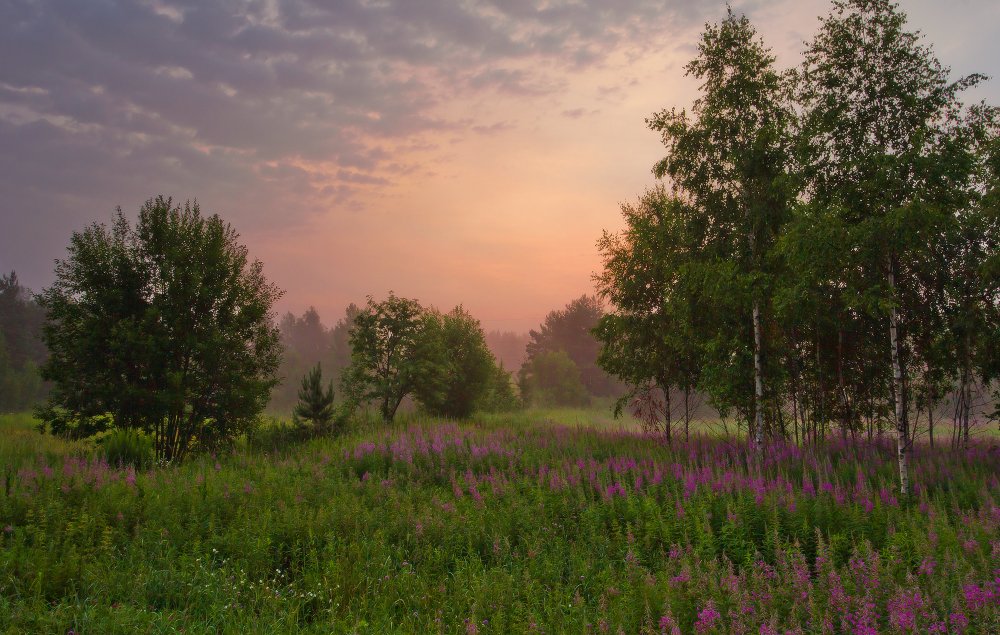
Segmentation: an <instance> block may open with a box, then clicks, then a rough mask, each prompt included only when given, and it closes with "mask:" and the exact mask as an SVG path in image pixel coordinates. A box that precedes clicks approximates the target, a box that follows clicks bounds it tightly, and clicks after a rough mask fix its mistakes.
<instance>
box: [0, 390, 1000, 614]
mask: <svg viewBox="0 0 1000 635" xmlns="http://www.w3.org/2000/svg"><path fill="white" fill-rule="evenodd" d="M588 416H590V415H588V414H586V413H585V412H582V411H563V410H559V411H545V412H527V413H516V414H512V415H505V416H491V417H482V418H480V419H477V421H476V422H473V423H455V422H435V421H430V420H425V419H422V418H420V417H410V418H409V420H408V421H403V422H400V423H399V424H397V425H394V426H392V427H391V428H389V429H385V428H382V427H381V426H378V425H376V424H374V423H369V424H367V425H365V426H362V427H361V428H360V429H357V430H352V431H350V432H348V433H347V434H345V435H343V436H341V437H339V438H336V439H321V440H315V441H311V442H308V443H304V444H299V445H295V446H292V447H286V448H278V449H275V448H273V447H272V448H267V449H266V450H263V449H253V448H252V447H251V446H242V447H240V448H239V449H238V451H237V452H236V453H234V454H233V455H231V456H226V457H211V456H200V457H196V458H195V459H194V460H191V461H189V462H187V463H185V464H183V465H180V466H175V467H163V468H157V469H153V470H150V471H147V472H141V473H136V472H134V471H133V470H130V469H126V470H118V469H114V468H112V467H109V466H108V465H106V464H105V463H103V462H101V461H99V460H95V459H93V458H92V456H93V454H88V451H91V450H88V448H87V446H86V445H85V444H73V443H64V442H61V441H59V440H56V439H51V438H48V437H42V436H40V435H38V434H37V433H36V432H34V431H33V429H32V423H31V420H30V418H29V417H25V416H4V417H2V418H0V457H2V458H3V463H2V467H0V469H3V470H4V474H3V478H4V487H3V490H2V497H0V528H2V530H0V631H4V632H15V633H21V632H23V633H37V632H53V633H56V632H63V633H64V632H67V631H69V630H70V629H72V630H73V631H74V632H75V633H137V632H138V633H143V632H148V633H160V632H188V633H208V632H224V633H245V632H306V633H330V632H334V633H355V632H356V633H390V632H404V633H410V632H412V633H434V632H441V633H455V632H462V633H511V632H545V633H559V632H570V633H584V632H595V633H599V632H612V633H615V632H626V633H637V632H648V633H661V632H666V633H675V632H684V633H687V632H703V633H710V632H711V633H724V632H744V633H755V634H757V633H760V634H766V633H777V632H781V633H784V632H793V633H796V632H798V633H814V632H816V633H819V632H829V633H863V632H897V633H902V632H921V633H923V632H933V631H935V630H936V631H938V632H952V633H958V632H965V633H991V632H998V629H1000V480H998V479H1000V451H998V449H997V448H996V447H995V446H993V445H990V444H989V443H988V442H979V443H977V444H975V445H974V447H972V448H970V449H969V450H968V451H967V452H962V453H953V452H950V451H945V450H939V451H936V452H931V451H929V450H928V449H927V448H925V447H920V448H918V450H917V452H916V453H915V455H914V461H913V477H914V480H915V482H916V483H917V484H918V487H917V492H916V495H915V496H914V497H913V499H912V500H899V499H898V497H897V496H896V495H895V489H894V483H895V472H894V456H893V452H892V447H891V445H890V444H884V445H883V444H875V445H872V446H867V445H858V446H855V445H851V444H849V443H848V444H843V443H840V442H837V441H834V442H832V443H831V445H829V446H827V447H825V448H822V449H821V450H816V451H813V450H803V449H800V448H796V447H792V446H787V445H781V444H775V445H773V446H771V447H769V448H768V452H767V459H766V460H764V461H763V462H760V461H758V460H756V459H755V458H754V457H753V456H750V455H748V454H747V453H746V452H745V451H744V448H743V447H742V446H741V445H738V444H735V443H732V442H727V441H725V440H721V439H711V438H707V437H704V436H698V437H697V438H696V439H693V440H692V442H691V443H690V444H687V445H685V444H681V443H675V445H674V447H673V448H670V447H667V446H665V445H663V444H662V443H660V442H659V440H654V439H649V438H646V437H643V436H642V435H640V434H638V433H636V432H635V431H634V430H633V429H630V428H629V427H623V428H620V427H615V424H616V423H617V422H610V421H608V420H604V419H597V420H594V419H587V417H588ZM91 452H92V451H91Z"/></svg>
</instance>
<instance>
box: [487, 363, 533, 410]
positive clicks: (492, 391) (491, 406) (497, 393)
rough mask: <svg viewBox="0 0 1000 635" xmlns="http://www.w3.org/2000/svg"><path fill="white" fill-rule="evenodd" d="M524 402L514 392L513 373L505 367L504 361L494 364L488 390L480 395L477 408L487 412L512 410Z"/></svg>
mask: <svg viewBox="0 0 1000 635" xmlns="http://www.w3.org/2000/svg"><path fill="white" fill-rule="evenodd" d="M522 405H523V404H522V403H521V400H520V399H518V397H517V394H515V392H514V382H513V380H512V379H511V373H510V372H509V371H507V370H505V369H504V367H503V362H499V363H498V364H496V365H494V366H493V370H492V373H491V376H490V381H489V383H488V384H487V387H486V391H485V392H484V393H483V395H482V397H480V400H479V404H478V405H477V409H479V410H482V411H485V412H511V411H513V410H518V409H520V408H521V406H522Z"/></svg>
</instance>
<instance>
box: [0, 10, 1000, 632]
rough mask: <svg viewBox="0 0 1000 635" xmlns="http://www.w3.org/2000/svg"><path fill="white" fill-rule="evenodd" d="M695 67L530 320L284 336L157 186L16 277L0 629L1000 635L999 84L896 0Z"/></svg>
mask: <svg viewBox="0 0 1000 635" xmlns="http://www.w3.org/2000/svg"><path fill="white" fill-rule="evenodd" d="M696 44H697V46H696V48H694V49H692V51H694V52H693V59H691V60H690V61H689V62H688V63H687V65H686V66H684V72H685V73H686V75H687V76H688V77H690V78H692V79H693V80H695V81H697V83H698V96H697V98H696V99H695V100H694V101H693V102H692V103H691V104H688V105H687V106H683V105H680V104H678V105H672V106H669V107H667V108H664V109H662V110H659V111H657V112H654V113H650V114H649V116H648V118H647V119H646V120H645V122H644V123H645V126H646V127H647V128H648V132H649V133H650V134H653V135H655V136H656V137H657V138H659V139H660V140H661V141H662V143H663V146H664V149H665V154H664V156H663V158H662V159H661V160H659V161H658V162H656V163H655V165H653V166H651V167H652V177H653V179H654V181H653V183H652V184H651V185H650V186H649V187H648V188H647V189H646V190H645V191H644V192H642V193H639V194H638V195H637V196H636V197H635V198H634V199H632V200H628V201H626V202H624V203H622V204H621V206H620V209H619V210H618V212H619V213H620V219H619V218H614V210H609V213H608V225H609V226H610V227H611V229H607V230H605V231H604V232H603V233H602V234H601V235H600V236H595V237H594V239H595V243H594V246H595V247H596V251H597V253H598V254H599V257H600V263H601V267H600V270H598V271H596V272H594V273H593V275H592V282H593V288H592V289H582V290H578V292H579V291H582V292H583V293H582V294H581V295H579V296H576V297H570V298H554V299H553V301H552V306H553V308H552V310H551V311H550V312H549V313H548V314H547V315H545V316H544V318H543V319H542V320H541V321H540V322H539V324H538V326H537V327H536V328H533V329H531V330H530V331H528V332H527V333H521V332H518V331H516V330H487V329H484V328H483V326H482V323H481V321H480V319H479V318H477V317H476V316H475V315H473V313H472V312H470V311H469V310H468V309H467V308H466V307H465V306H463V305H462V304H457V305H455V306H450V305H449V306H446V307H439V306H434V305H432V304H429V303H426V302H421V301H420V300H419V299H417V298H412V297H407V296H405V295H401V294H396V293H395V292H394V291H391V290H387V291H384V292H383V291H381V290H373V291H372V295H368V296H367V297H365V298H357V301H356V303H350V304H348V305H347V306H346V307H344V309H343V313H342V314H341V315H339V316H337V315H332V316H331V315H327V316H321V315H320V313H319V311H318V310H317V309H316V308H315V307H314V306H310V307H308V308H307V309H306V310H304V311H303V312H302V313H301V314H296V313H294V312H291V311H288V312H285V313H284V314H278V312H277V310H276V307H277V306H279V301H280V300H281V298H282V296H283V293H284V292H283V290H282V288H281V287H280V285H279V284H278V281H276V280H272V279H271V278H270V277H268V276H266V275H265V273H264V263H262V262H261V261H260V260H258V259H256V258H255V257H254V256H253V255H252V254H251V252H250V250H249V248H248V247H247V245H246V244H245V242H244V241H243V239H242V238H241V236H240V234H239V233H238V232H237V229H236V228H235V226H234V225H233V224H231V223H230V222H229V221H227V220H225V219H224V218H222V217H221V216H220V215H219V214H215V213H211V212H210V211H207V210H203V209H202V207H201V205H200V204H199V203H198V202H195V201H194V200H189V201H184V202H181V201H179V200H175V199H173V198H171V197H168V196H165V195H159V196H154V197H152V198H149V199H148V200H146V202H145V203H144V204H143V205H142V207H141V208H140V209H139V210H138V213H137V214H135V215H133V214H131V213H130V212H126V211H123V210H122V209H121V208H118V209H117V210H116V211H115V213H114V214H113V215H112V216H111V218H110V221H109V222H106V223H102V222H95V223H92V224H90V225H88V226H86V227H84V228H82V229H78V230H76V231H72V232H71V234H70V236H69V244H68V247H67V249H66V252H65V256H64V257H62V258H60V259H59V260H57V261H56V263H55V269H54V272H53V280H54V281H53V282H52V283H51V284H50V285H49V286H47V287H45V288H42V289H40V290H38V291H37V293H36V292H33V291H32V290H30V289H28V288H26V287H25V286H24V285H22V283H21V282H20V280H19V278H18V275H17V273H15V272H11V273H10V274H8V275H4V276H3V277H0V413H2V414H0V470H2V472H3V475H2V477H3V492H2V494H0V526H2V533H0V572H2V574H0V630H3V631H4V632H12V633H21V632H24V633H30V632H66V633H74V634H75V633H90V632H94V633H119V632H120V633H133V632H174V631H184V632H198V633H201V632H205V633H208V632H233V633H238V632H316V633H320V632H322V633H327V632H338V633H339V632H344V633H389V632H393V633H394V632H412V633H426V632H439V633H445V632H447V633H457V632H464V633H522V632H523V633H529V632H573V633H584V632H585V633H594V632H599V633H607V632H617V633H661V634H664V633H665V634H670V635H674V634H679V633H755V634H757V633H759V634H760V635H765V634H778V633H786V634H787V633H830V634H839V633H844V634H848V633H851V634H860V633H865V634H870V633H995V632H998V631H1000V540H998V536H1000V428H998V423H1000V407H998V403H1000V110H998V108H997V107H996V106H994V105H992V104H989V103H987V102H985V101H980V102H975V101H972V100H971V99H968V98H967V95H968V94H970V93H974V91H975V89H976V87H977V86H980V85H982V84H983V83H984V82H986V81H987V77H986V76H985V75H980V74H972V75H968V76H964V77H957V78H956V77H953V76H952V73H951V71H950V69H948V68H947V67H945V66H943V65H942V64H941V62H940V61H939V60H938V58H937V57H936V56H935V53H934V49H933V48H932V46H931V45H930V44H929V43H928V41H927V38H926V36H924V35H923V34H921V33H920V32H917V31H915V30H913V29H912V28H911V27H910V26H909V23H908V20H907V16H906V14H905V13H904V12H903V10H902V9H901V8H900V6H899V5H896V4H894V3H892V2H889V1H887V0H834V1H833V2H832V3H831V5H830V8H829V12H828V13H827V14H826V15H825V16H823V17H821V18H820V20H819V22H818V25H817V28H816V31H815V33H814V34H812V36H811V39H810V40H808V41H807V42H806V43H805V49H804V51H803V53H802V55H801V58H800V59H799V60H798V64H797V65H796V66H794V67H792V68H781V67H779V66H778V62H777V59H778V58H777V57H776V56H775V55H774V53H773V52H772V50H771V49H770V48H769V47H768V44H767V43H766V42H765V40H764V38H763V37H762V36H761V34H760V33H759V32H758V30H757V29H756V28H755V26H754V24H753V23H752V22H751V20H750V19H749V18H748V17H747V16H746V15H744V14H743V13H741V12H739V11H736V10H734V9H733V8H731V7H727V9H726V13H725V16H724V17H723V18H722V19H721V20H719V21H717V22H709V23H708V24H706V25H705V27H704V29H703V30H702V31H701V33H700V37H699V39H698V41H697V43H696ZM335 283H336V281H335V280H332V279H331V284H335ZM571 295H572V294H571ZM564 302H565V304H564Z"/></svg>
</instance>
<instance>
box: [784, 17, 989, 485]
mask: <svg viewBox="0 0 1000 635" xmlns="http://www.w3.org/2000/svg"><path fill="white" fill-rule="evenodd" d="M833 4H834V6H833V10H832V11H831V13H830V14H829V15H828V16H827V17H825V18H823V20H822V23H821V26H820V31H819V33H818V34H817V35H816V37H815V38H814V39H813V41H812V43H811V44H810V45H809V47H808V49H807V51H806V54H805V61H804V63H803V65H802V69H801V72H800V76H799V83H798V100H799V102H800V104H801V107H802V111H803V112H802V125H801V134H800V138H801V143H800V144H799V145H800V150H801V151H800V162H801V164H802V166H803V176H804V178H805V182H806V184H807V195H808V198H809V202H810V204H811V205H816V206H820V207H822V208H825V209H826V210H828V212H826V214H827V215H828V217H829V220H831V221H834V222H837V223H839V224H841V225H842V226H843V227H844V229H845V231H846V232H847V244H846V246H847V250H846V251H845V253H844V254H842V256H843V257H844V258H845V259H846V261H845V263H844V264H845V265H846V266H845V267H844V269H843V271H844V273H843V275H842V277H841V279H842V280H843V281H844V287H845V293H846V297H847V302H848V304H849V306H850V307H853V308H855V309H856V310H858V311H862V312H865V313H867V314H869V315H872V316H877V317H878V318H879V320H880V321H881V322H882V324H883V325H884V326H883V328H884V331H883V333H885V334H886V335H887V339H888V351H889V359H888V360H886V361H887V363H890V367H891V371H892V372H891V376H892V381H891V387H892V396H893V402H894V406H895V407H894V410H895V417H894V419H895V424H896V437H897V451H898V463H899V473H900V489H901V491H902V492H903V493H904V494H906V493H907V492H908V490H909V477H908V468H907V460H908V459H907V457H908V452H909V447H908V446H909V441H908V439H909V435H908V426H907V419H908V412H909V408H908V405H907V395H908V392H909V391H910V389H909V387H908V386H907V385H906V384H905V382H906V380H907V378H908V375H909V373H908V362H909V361H910V358H911V356H912V354H913V350H912V346H909V345H908V341H909V340H910V339H911V338H912V337H913V336H914V335H915V334H916V333H917V332H918V331H919V330H920V329H921V323H922V322H924V319H923V318H924V317H925V316H922V315H920V312H921V311H922V309H924V308H927V309H928V310H930V309H931V308H932V307H931V305H930V303H928V302H927V300H928V299H929V298H923V299H921V300H918V299H917V296H918V294H917V293H915V283H916V281H917V278H918V277H917V270H918V269H919V262H920V261H921V260H922V259H924V258H925V257H926V253H925V252H926V250H927V248H928V246H930V245H933V244H934V243H935V241H936V238H937V237H939V236H941V235H942V233H943V231H942V229H943V228H942V223H943V222H944V221H945V217H946V215H942V214H940V213H939V212H940V211H941V210H942V208H941V205H940V204H941V203H942V202H943V198H942V197H945V198H946V197H947V196H948V192H949V191H951V192H953V191H954V190H953V188H952V186H951V184H950V183H948V181H949V179H950V177H953V176H954V172H953V170H952V167H953V163H952V162H953V160H955V159H956V158H957V156H956V155H955V154H952V153H951V152H950V149H951V147H952V143H951V141H952V139H953V137H952V134H951V128H952V127H953V126H952V124H953V123H954V122H955V120H956V118H958V117H959V114H960V112H961V104H960V102H959V100H958V95H959V94H960V93H961V91H963V90H964V89H966V88H969V87H971V86H974V85H976V84H977V83H979V82H980V81H981V79H982V77H981V76H979V75H972V76H969V77H966V78H963V79H960V80H958V81H957V82H950V81H949V80H948V69H946V68H943V67H942V66H941V65H940V63H939V62H938V61H937V59H935V57H934V55H933V54H932V52H931V50H930V48H928V47H926V46H924V45H922V44H921V43H920V36H919V34H918V33H915V32H910V31H907V30H906V28H905V27H906V16H905V15H904V14H903V13H902V12H901V11H900V10H899V8H898V6H897V5H895V4H893V3H892V2H889V1H888V0H836V1H835V2H834V3H833ZM908 309H909V310H908Z"/></svg>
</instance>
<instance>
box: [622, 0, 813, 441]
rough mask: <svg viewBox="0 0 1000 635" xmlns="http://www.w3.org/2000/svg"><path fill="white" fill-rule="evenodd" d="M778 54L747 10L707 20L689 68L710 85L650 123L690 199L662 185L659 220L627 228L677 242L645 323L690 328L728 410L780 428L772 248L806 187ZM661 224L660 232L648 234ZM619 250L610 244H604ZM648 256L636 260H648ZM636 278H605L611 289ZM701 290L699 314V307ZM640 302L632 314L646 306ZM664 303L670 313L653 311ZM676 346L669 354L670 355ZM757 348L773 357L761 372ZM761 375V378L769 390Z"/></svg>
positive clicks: (709, 380) (670, 245)
mask: <svg viewBox="0 0 1000 635" xmlns="http://www.w3.org/2000/svg"><path fill="white" fill-rule="evenodd" d="M774 61H775V60H774V56H773V55H772V54H771V52H770V50H769V49H768V48H766V46H765V45H764V43H763V42H762V41H761V39H760V38H759V36H758V35H757V33H756V31H755V29H754V28H753V26H752V25H751V24H750V22H749V20H747V18H746V17H745V16H736V15H735V14H733V12H732V10H731V9H730V10H729V14H728V16H727V18H726V19H725V20H723V21H722V22H721V23H719V24H709V25H708V26H706V28H705V31H704V32H703V33H702V37H701V41H700V42H699V45H698V55H697V57H695V59H693V60H692V61H691V62H690V63H689V64H688V65H687V66H686V70H687V74H688V75H691V76H693V77H694V78H696V79H698V80H699V81H701V82H702V84H701V91H702V94H701V96H700V97H699V98H698V99H697V100H696V101H695V103H694V106H693V109H692V112H691V114H688V112H687V111H685V110H680V111H678V110H677V109H671V110H663V111H661V112H659V113H657V114H655V115H654V116H653V117H652V118H650V119H649V120H647V123H648V125H649V127H650V128H651V129H653V130H655V131H657V132H659V133H660V134H661V136H662V139H663V143H664V144H665V145H666V146H667V150H668V154H667V156H666V157H665V158H664V159H663V160H661V161H660V162H659V163H657V164H656V166H655V167H654V170H653V171H654V173H655V174H656V175H657V176H659V177H664V176H665V177H669V179H670V182H671V184H672V185H673V187H674V194H675V196H676V197H679V198H680V199H683V200H684V201H685V203H684V204H682V203H680V201H679V200H678V201H677V202H674V203H672V204H670V205H667V204H665V203H664V202H661V201H656V200H655V197H657V196H658V197H659V198H660V199H663V198H664V197H663V195H662V194H659V195H657V194H653V195H650V196H648V197H647V199H646V200H645V201H644V202H643V205H645V206H646V207H652V208H653V211H652V212H651V211H646V212H645V214H646V215H647V216H648V215H650V214H651V213H652V214H653V215H654V218H656V219H657V220H656V222H655V223H653V227H651V228H643V227H642V226H641V225H637V224H633V226H632V227H631V228H630V231H631V234H630V235H628V236H627V238H632V239H633V242H636V240H638V241H644V242H643V243H642V244H639V243H638V242H636V244H635V245H634V246H633V248H639V249H648V244H649V243H650V242H651V241H654V240H658V241H661V242H664V243H665V244H664V246H665V247H666V249H667V251H666V253H665V254H664V256H663V263H662V264H661V263H657V264H656V265H655V267H662V270H660V271H657V270H656V268H655V267H654V268H653V270H652V271H648V272H647V273H645V274H644V277H645V278H649V277H652V278H653V279H655V280H657V281H658V284H659V286H660V287H661V288H662V287H664V286H665V287H666V289H665V293H666V295H665V296H664V297H663V300H662V302H663V304H664V305H665V307H662V308H661V307H655V306H650V302H649V301H646V302H645V306H642V307H641V308H640V309H639V310H638V316H639V317H640V318H643V319H645V322H646V326H645V328H646V329H648V328H650V327H651V326H652V328H654V329H664V328H665V329H667V330H662V331H660V332H661V337H663V338H664V339H666V338H668V337H671V336H672V334H671V333H670V330H675V331H680V333H679V337H680V338H682V339H681V346H682V347H683V346H684V344H683V343H684V342H685V341H687V342H692V343H693V344H694V345H695V346H697V347H698V349H699V353H700V366H701V368H702V371H701V374H700V376H699V380H700V387H701V388H702V389H703V390H705V391H706V392H707V393H708V394H709V396H710V398H711V400H712V402H713V404H714V405H715V406H716V407H717V408H718V409H719V410H720V411H721V412H726V411H728V410H730V409H735V410H736V412H737V413H738V414H739V416H740V419H741V420H743V421H744V422H746V423H747V424H749V423H750V421H751V419H752V418H753V415H754V414H757V415H760V416H759V418H760V425H761V426H766V427H767V428H768V429H770V430H773V429H774V428H775V427H776V422H775V419H776V416H775V413H776V408H775V406H774V404H775V402H776V399H777V394H778V393H777V391H776V387H775V380H777V379H778V375H779V373H780V365H779V364H777V363H776V361H774V360H772V359H771V355H770V353H771V351H772V350H773V349H775V348H776V346H777V342H776V341H775V340H776V339H777V338H776V337H775V336H776V333H775V329H774V328H773V318H772V309H771V297H772V293H773V290H772V289H773V280H774V277H775V276H776V275H779V274H780V272H781V267H780V261H776V260H775V259H774V258H773V257H772V253H773V251H774V248H775V245H776V242H777V237H778V235H779V234H780V231H781V228H782V226H783V225H784V223H785V222H787V220H788V217H789V214H790V204H791V201H792V199H793V198H794V195H795V192H794V189H793V188H792V187H791V185H792V179H791V178H790V175H789V165H790V152H791V135H790V129H789V126H790V124H791V121H792V111H791V107H790V105H789V104H788V102H787V100H786V99H785V95H786V92H787V86H786V84H787V81H786V78H785V77H784V76H783V75H782V74H781V73H779V72H778V71H777V70H776V69H775V67H774ZM663 207H667V209H662V208H663ZM625 211H626V217H628V216H629V210H625ZM632 215H633V216H635V213H633V214H632ZM637 220H638V219H637ZM645 225H646V226H648V225H650V223H649V221H645ZM651 230H652V231H656V232H659V236H656V235H654V236H643V235H642V234H643V232H644V231H645V232H646V233H648V232H650V231H651ZM612 247H613V245H610V244H605V245H603V249H604V251H605V252H608V251H610V250H611V249H612ZM611 257H612V258H614V255H612V256H611ZM643 257H644V256H642V255H639V256H638V257H637V259H638V260H639V261H640V263H642V258H643ZM606 258H608V256H607V255H606ZM619 258H620V257H619ZM645 258H646V259H647V260H648V257H645ZM633 266H634V265H633ZM626 283H627V281H624V280H622V279H621V278H618V279H616V278H615V277H614V276H613V275H612V276H610V277H608V276H605V285H604V286H605V293H609V292H610V291H611V290H613V289H614V287H616V286H621V285H623V284H626ZM633 293H634V292H633ZM698 298H700V299H701V301H700V303H699V308H698V311H697V313H693V312H692V311H691V310H690V305H691V304H692V302H693V301H696V299H698ZM630 300H631V298H630ZM632 302H633V304H630V305H627V306H626V307H625V308H624V309H623V310H624V311H625V312H630V311H632V312H634V311H635V309H634V302H635V301H634V300H632ZM674 305H677V306H678V307H679V308H676V309H675V308H674ZM684 305H688V306H684ZM685 309H686V311H685ZM658 311H664V315H663V316H658V315H654V313H655V312H658ZM694 315H697V318H696V321H694V320H692V319H691V318H692V316H694ZM663 320H673V321H674V322H677V324H676V327H678V328H675V329H671V328H670V327H671V326H673V325H671V324H668V325H660V326H653V325H652V324H651V322H656V321H663ZM685 327H688V328H686V329H685ZM691 327H694V328H691ZM618 330H619V331H620V330H621V329H618ZM608 335H609V336H610V335H612V333H610V332H609V333H608ZM648 339H649V338H647V340H648ZM755 342H759V344H758V343H755ZM658 344H659V343H658V342H657V345H658ZM667 345H668V346H669V345H670V343H669V342H667ZM645 348H648V346H647V347H645ZM674 348H677V345H676V344H674ZM655 350H656V349H653V351H655ZM676 353H677V351H668V352H667V353H666V354H667V355H668V359H669V357H673V356H674V355H675V354H676ZM657 356H658V354H653V355H652V357H654V358H655V357H657ZM755 356H756V357H757V358H758V359H762V361H761V368H760V369H759V370H758V369H757V368H755ZM680 357H681V358H687V360H686V361H689V360H690V358H691V354H690V351H687V350H682V351H680ZM660 363H662V362H660ZM647 373H648V371H647ZM663 375H664V377H663V378H662V379H660V378H657V381H658V383H668V384H673V385H678V386H679V385H680V384H681V383H683V381H684V380H681V381H678V380H677V379H676V378H675V377H676V373H663ZM671 375H673V376H674V377H671ZM754 379H756V380H757V381H758V382H760V383H761V385H762V394H761V395H760V396H759V397H758V396H757V395H755V391H754V389H753V381H754ZM758 432H762V431H760V430H758Z"/></svg>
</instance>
